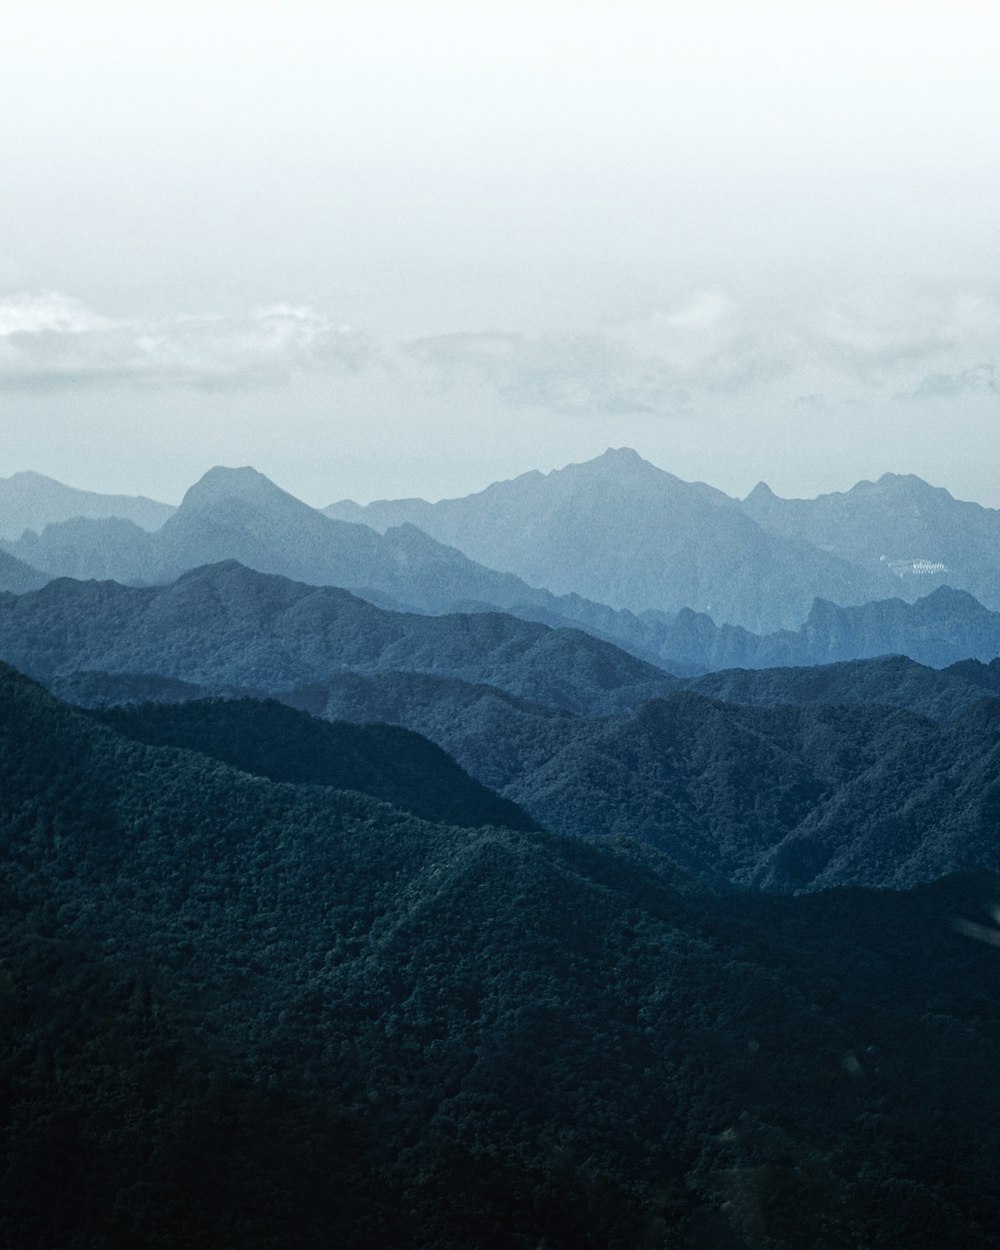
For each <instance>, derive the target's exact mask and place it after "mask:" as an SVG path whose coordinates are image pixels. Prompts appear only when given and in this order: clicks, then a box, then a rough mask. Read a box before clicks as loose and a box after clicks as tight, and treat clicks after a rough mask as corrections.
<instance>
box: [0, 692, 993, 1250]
mask: <svg viewBox="0 0 1000 1250" xmlns="http://www.w3.org/2000/svg"><path fill="white" fill-rule="evenodd" d="M0 700H2V703H0V706H2V707H3V709H4V715H3V717H2V718H0V794H2V796H3V801H2V807H0V846H2V848H3V857H4V864H3V871H2V874H0V882H2V892H3V903H4V906H3V910H2V912H0V925H2V927H3V950H4V966H3V982H2V987H0V1012H2V1014H3V1018H4V1023H5V1028H4V1030H3V1033H2V1046H3V1056H2V1058H3V1069H2V1070H3V1073H4V1077H3V1081H2V1084H0V1098H2V1099H3V1102H4V1117H5V1123H6V1124H7V1126H8V1131H7V1132H6V1133H5V1135H4V1136H3V1139H2V1144H0V1167H2V1180H0V1220H2V1221H3V1225H2V1229H0V1231H2V1233H3V1235H5V1236H6V1239H7V1243H8V1244H10V1245H16V1246H18V1247H23V1248H24V1250H55V1248H56V1247H60V1248H62V1247H66V1246H73V1247H74V1248H76V1247H80V1248H82V1250H97V1248H98V1247H101V1248H102V1250H106V1248H108V1247H111V1248H113V1250H117V1248H118V1247H121V1248H122V1250H124V1248H125V1247H134V1246H137V1245H142V1246H146V1247H152V1248H154V1250H159V1248H160V1247H205V1248H206V1250H208V1248H209V1247H213V1248H214V1247H219V1246H237V1245H238V1246H240V1247H241V1250H243V1248H246V1250H257V1248H258V1247H261V1248H263V1247H268V1248H269V1250H271V1248H277V1247H286V1246H296V1247H299V1246H302V1247H316V1248H317V1250H318V1248H319V1247H326V1246H329V1245H342V1246H346V1247H356V1248H357V1250H367V1247H372V1246H380V1247H384V1248H385V1250H396V1248H397V1247H398V1248H399V1250H494V1248H496V1250H500V1248H501V1247H503V1250H518V1248H521V1250H537V1247H538V1246H539V1245H545V1246H547V1247H550V1248H551V1250H587V1248H588V1247H592V1248H593V1250H607V1248H609V1247H618V1248H619V1250H633V1248H635V1247H643V1246H645V1247H649V1248H660V1247H677V1248H680V1247H689V1246H702V1247H706V1250H707V1248H708V1247H718V1246H732V1247H734V1248H738V1250H750V1248H757V1247H760V1248H761V1250H798V1247H801V1246H805V1245H808V1246H810V1247H817V1248H819V1250H823V1248H829V1250H834V1248H837V1250H839V1248H840V1247H844V1248H846V1247H852V1248H853V1247H857V1246H862V1245H863V1246H865V1247H872V1248H873V1250H890V1248H892V1250H895V1248H896V1247H899V1246H908V1247H918V1248H919V1247H928V1248H930V1247H934V1248H935V1250H940V1248H941V1247H955V1248H956V1250H958V1248H959V1247H961V1248H962V1250H985V1248H986V1247H995V1246H997V1245H1000V1235H998V1233H997V1231H996V1228H995V1218H994V1217H995V1212H996V1209H997V1203H998V1201H1000V1181H998V1177H1000V1167H998V1164H1000V1158H998V1155H1000V1149H998V1146H997V1143H998V1141H1000V1134H998V1129H1000V1124H998V1110H1000V1101H998V1095H1000V1087H998V1080H1000V1078H998V1069H997V1067H996V1065H995V1064H994V1063H993V1057H994V1056H995V1054H996V1048H997V1045H998V1043H1000V999H998V998H997V995H996V993H995V986H996V969H997V963H996V961H997V958H998V955H997V951H996V946H995V944H994V941H993V937H994V934H995V929H994V927H993V925H992V921H991V920H990V918H989V913H988V912H986V911H984V908H985V907H988V905H990V904H994V903H996V901H997V900H998V899H1000V879H997V878H994V877H989V876H982V875H981V876H978V877H965V878H952V879H948V880H945V881H942V882H940V883H938V884H936V885H935V886H932V887H928V888H924V889H921V890H917V891H915V892H913V893H910V894H894V893H891V892H874V893H869V892H864V891H846V892H845V891H837V892H833V893H827V894H823V895H818V896H810V897H804V898H781V897H767V896H742V895H734V894H722V895H713V894H711V893H708V892H707V891H706V890H704V889H703V888H702V887H699V886H697V885H695V884H694V883H693V882H692V881H691V880H690V879H688V878H686V877H685V876H684V875H683V874H682V873H681V872H680V871H679V870H678V869H677V868H676V867H675V866H673V865H672V864H671V863H670V861H668V860H666V859H663V858H662V857H660V856H659V855H658V854H657V853H656V852H654V851H652V850H651V849H648V848H643V847H641V846H639V845H638V844H636V843H634V842H629V841H623V842H616V843H614V844H609V845H607V846H604V847H600V848H599V847H595V846H588V845H587V844H585V843H584V842H581V841H580V840H574V839H563V838H559V837H556V836H553V835H551V834H544V833H537V832H528V831H525V832H515V831H510V830H503V829H498V828H485V829H458V828H455V827H453V826H447V825H441V824H433V823H427V822H423V821H420V820H417V819H416V818H415V817H412V816H408V815H405V814H403V813H401V812H399V811H398V810H396V809H394V808H392V807H389V806H387V805H385V804H382V803H379V802H377V801H375V800H373V799H368V798H365V797H363V796H360V795H357V794H345V793H342V792H340V791H337V790H334V789H331V788H329V787H326V786H316V785H289V784H282V783H275V782H272V781H269V780H266V779H264V778H261V777H258V776H251V775H248V774H247V773H246V772H243V771H238V770H236V769H233V768H232V767H229V766H226V765H224V764H222V763H220V762H218V761H217V760H213V759H210V758H208V757H206V756H203V755H197V754H195V753H193V752H190V751H179V750H177V749H175V748H172V747H171V748H167V747H151V746H147V745H143V744H140V743H137V742H135V741H133V740H131V739H129V738H126V737H123V736H122V735H121V734H120V733H118V732H117V731H115V730H114V729H112V728H111V727H110V726H108V725H102V724H99V723H97V722H95V720H93V719H92V718H91V717H90V716H88V715H85V714H84V713H82V712H77V711H73V710H71V709H69V708H67V707H66V706H65V705H63V704H60V703H59V702H57V701H56V700H54V699H53V698H52V697H51V696H50V695H48V694H46V693H45V692H44V691H43V690H41V688H39V687H38V686H36V685H34V684H33V683H32V682H29V681H27V680H26V679H24V678H22V677H20V676H19V675H17V674H16V673H14V672H13V671H11V670H9V669H7V668H4V669H2V670H0ZM956 920H958V921H959V922H960V923H959V926H958V927H956ZM977 935H978V936H983V937H985V938H986V939H987V940H985V941H976V940H975V936H977Z"/></svg>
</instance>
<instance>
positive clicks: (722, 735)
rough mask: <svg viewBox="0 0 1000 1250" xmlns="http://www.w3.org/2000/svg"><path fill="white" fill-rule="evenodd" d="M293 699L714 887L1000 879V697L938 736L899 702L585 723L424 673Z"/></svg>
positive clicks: (339, 681) (677, 704)
mask: <svg viewBox="0 0 1000 1250" xmlns="http://www.w3.org/2000/svg"><path fill="white" fill-rule="evenodd" d="M774 676H775V678H778V677H779V676H780V674H775V675H774ZM890 680H891V679H890ZM962 680H963V679H958V682H957V689H956V691H955V693H956V694H957V690H958V689H961V685H960V684H958V683H961V682H962ZM694 685H695V686H697V683H694ZM897 687H899V688H903V689H905V687H906V683H905V682H897ZM909 688H910V691H911V692H912V690H913V689H914V684H910V686H909ZM966 693H968V692H966ZM979 694H980V696H982V695H983V690H982V689H981V688H980V690H979ZM937 695H938V697H939V698H940V697H941V689H940V688H939V689H938V691H937ZM287 698H288V700H289V701H290V702H291V703H293V704H294V705H295V706H299V707H303V708H306V709H308V710H310V711H312V712H313V713H314V714H317V715H323V716H328V717H337V718H344V719H350V720H356V721H361V722H364V721H368V720H373V721H390V722H395V723H399V724H403V725H407V726H409V727H410V728H413V729H415V730H417V731H419V732H420V733H422V734H425V735H426V736H427V737H429V738H431V739H432V740H433V741H435V742H437V743H439V745H441V746H443V747H444V748H445V749H446V750H447V751H448V752H450V753H451V754H452V755H454V756H455V758H456V759H457V760H458V761H459V762H460V763H461V764H462V765H463V766H464V767H465V768H467V769H468V771H469V772H470V773H471V774H472V775H473V776H475V777H477V778H478V779H479V780H480V781H482V782H484V783H485V784H486V785H488V786H490V787H491V788H493V789H496V790H498V791H499V792H500V793H501V794H504V795H505V796H506V797H508V798H510V799H512V800H514V801H515V802H517V803H518V804H519V805H521V806H522V807H524V808H525V810H527V811H528V812H529V813H530V814H531V815H532V816H534V817H535V819H536V820H538V821H539V823H540V824H542V825H544V826H545V827H546V828H548V829H551V830H554V831H556V832H559V833H564V834H567V835H570V836H583V837H586V838H591V839H593V838H596V839H605V838H609V837H615V836H629V837H634V838H638V839H640V840H641V841H643V842H645V843H649V844H651V845H653V846H655V847H657V848H658V849H659V850H661V851H663V852H664V853H665V854H667V855H669V856H670V857H671V858H672V859H674V860H676V862H677V863H679V864H681V865H682V866H683V867H684V868H685V869H686V870H687V871H689V872H691V873H693V874H694V875H695V876H697V877H699V878H701V879H703V880H705V881H708V882H712V883H715V884H723V883H730V884H737V885H743V886H762V887H764V888H766V889H771V890H791V891H797V890H815V889H823V888H829V887H833V886H846V885H869V886H878V887H893V888H905V887H908V886H912V885H914V884H916V883H918V882H922V881H933V880H935V879H937V878H938V877H940V876H943V875H945V874H946V873H949V872H954V871H957V870H960V869H971V868H979V867H989V868H991V869H994V870H997V869H1000V845H998V842H997V838H996V828H997V818H998V817H997V810H996V805H997V798H996V794H997V782H996V777H997V776H1000V732H998V729H997V716H998V709H1000V700H998V699H990V698H985V699H983V698H982V697H980V699H978V700H977V701H976V702H974V703H973V704H972V705H971V706H969V707H968V708H967V709H966V710H964V711H962V712H961V713H960V714H959V715H958V716H956V717H955V718H954V719H952V720H950V721H948V722H946V723H944V724H938V723H935V722H933V721H931V720H930V719H928V718H926V717H924V716H920V715H917V714H915V713H913V712H910V711H907V710H904V709H903V708H901V707H892V706H888V705H887V704H879V703H866V704H861V705H854V706H851V705H843V704H840V705H838V704H833V703H817V702H813V701H803V703H802V705H800V706H797V707H796V706H789V705H781V704H778V705H773V706H748V705H745V704H744V705H741V704H733V703H721V702H718V701H716V700H714V699H708V698H705V697H704V696H703V695H700V694H697V693H695V691H694V690H691V689H689V690H686V691H680V692H677V693H674V694H671V695H670V696H668V697H667V698H665V699H655V700H651V701H650V702H648V703H645V704H643V705H642V706H641V707H639V708H637V709H635V710H634V711H630V712H623V713H620V714H617V715H613V716H598V717H595V716H572V715H569V714H567V713H565V712H561V711H559V710H557V709H553V708H546V707H541V706H537V705H534V706H533V705H530V704H528V703H526V702H525V701H524V700H516V699H512V698H510V697H509V696H504V695H502V694H501V693H500V692H497V691H493V690H489V689H487V688H484V687H473V686H469V685H466V684H465V683H461V682H457V681H455V680H450V681H444V680H441V679H437V678H431V677H427V676H418V675H411V674H383V675H381V676H378V677H360V676H338V677H332V678H330V679H328V680H327V681H326V682H323V683H318V684H315V685H312V686H309V687H306V688H304V689H302V690H299V691H296V692H294V693H292V694H291V695H289V696H287Z"/></svg>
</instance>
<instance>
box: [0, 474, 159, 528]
mask: <svg viewBox="0 0 1000 1250" xmlns="http://www.w3.org/2000/svg"><path fill="white" fill-rule="evenodd" d="M173 511H174V509H173V507H172V506H171V505H170V504H166V503H158V502H157V501H156V500H155V499H147V498H146V497H145V496H144V495H135V496H133V495H100V494H97V493H95V492H94V491H89V490H77V488H76V487H74V486H66V485H64V484H63V483H62V482H57V481H55V479H54V478H51V477H44V476H43V475H42V474H41V473H31V472H22V473H15V474H13V475H12V476H11V477H6V478H0V538H9V539H16V538H20V537H21V535H22V534H23V533H24V531H25V530H35V531H38V532H41V531H42V530H43V529H44V528H45V527H46V526H47V525H54V524H56V523H57V522H59V521H68V520H71V519H72V518H74V517H92V518H96V517H120V518H122V519H123V520H126V521H131V522H134V523H135V524H136V525H138V526H141V527H142V529H146V530H154V529H158V528H159V526H161V525H162V524H163V522H164V521H165V520H166V519H167V517H169V516H170V515H171V513H172V512H173Z"/></svg>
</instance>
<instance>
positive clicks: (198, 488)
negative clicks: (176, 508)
mask: <svg viewBox="0 0 1000 1250" xmlns="http://www.w3.org/2000/svg"><path fill="white" fill-rule="evenodd" d="M233 498H236V499H248V500H249V499H272V500H273V499H278V498H286V499H291V498H292V496H291V495H289V494H288V493H287V492H286V491H283V490H282V489H281V487H280V486H276V485H275V483H274V482H272V481H271V479H270V478H269V477H265V476H264V474H263V473H259V472H258V471H257V470H256V469H254V468H253V467H252V466H250V465H244V466H243V467H242V468H238V469H232V468H228V467H227V466H225V465H216V466H215V467H214V468H212V469H209V470H208V472H207V473H206V474H204V475H203V476H202V477H201V478H199V479H198V481H197V482H195V484H194V485H193V486H192V487H190V488H189V489H188V491H187V493H186V494H185V496H184V499H183V500H182V502H181V508H182V509H184V510H185V511H188V510H190V509H191V508H192V507H198V508H201V507H206V506H210V505H212V504H214V503H217V502H218V501H219V500H221V499H233ZM303 506H305V505H303Z"/></svg>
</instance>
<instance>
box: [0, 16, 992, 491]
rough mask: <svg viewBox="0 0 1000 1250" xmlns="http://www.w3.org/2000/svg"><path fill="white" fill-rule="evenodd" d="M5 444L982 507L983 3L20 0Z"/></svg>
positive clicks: (439, 484)
mask: <svg viewBox="0 0 1000 1250" xmlns="http://www.w3.org/2000/svg"><path fill="white" fill-rule="evenodd" d="M3 25H4V30H3V38H2V43H0V84H2V85H0V92H2V98H3V107H2V109H0V154H2V162H3V163H2V168H3V181H4V189H3V194H2V195H0V475H2V476H5V475H6V474H8V473H10V472H13V471H14V470H16V469H20V468H29V467H30V468H35V469H38V470H40V471H42V472H46V473H50V474H52V475H53V476H55V477H59V478H61V479H63V480H67V481H70V482H72V483H74V484H78V485H82V486H87V487H90V488H93V489H103V490H116V491H119V490H120V491H137V492H138V491H141V492H143V493H146V494H152V495H157V496H160V497H162V498H166V499H171V500H174V499H177V498H178V497H179V495H180V494H181V492H182V491H183V489H184V488H185V487H186V486H187V485H188V484H190V482H191V481H192V480H194V479H195V478H196V477H197V476H199V475H200V474H201V473H202V472H203V471H204V470H205V469H206V468H208V467H209V466H210V465H212V464H215V463H227V464H244V463H252V464H254V465H256V466H257V467H258V468H260V469H261V470H262V471H264V472H266V473H268V474H269V475H270V476H272V477H274V478H275V479H276V480H278V481H279V482H280V483H281V484H282V485H284V486H286V487H287V488H288V489H290V490H293V491H294V492H295V493H296V494H299V495H301V496H303V497H304V498H306V499H308V500H310V502H313V503H317V504H323V503H327V502H329V501H331V500H333V499H337V498H341V497H344V496H352V497H354V498H357V499H361V500H365V499H369V498H372V497H376V496H394V495H399V494H423V495H426V496H428V497H432V498H433V497H439V496H441V495H444V494H459V493H465V492H466V491H468V490H471V489H476V488H478V487H480V486H483V485H485V484H487V483H488V482H489V481H491V480H493V479H495V478H498V477H506V476H510V475H512V474H514V473H517V472H521V471H523V470H526V469H529V468H543V469H548V468H552V467H555V466H557V465H561V464H565V463H567V462H569V461H574V460H581V459H585V458H587V457H589V456H592V455H595V454H598V453H599V452H601V451H603V450H604V448H605V447H607V446H609V445H611V446H619V445H623V444H627V445H632V446H634V447H636V448H637V449H638V450H639V451H640V452H641V453H642V454H643V455H645V456H647V457H648V458H649V459H651V460H653V461H654V462H656V463H658V464H660V465H662V466H663V467H664V468H667V469H670V470H671V471H673V472H675V473H678V474H680V475H681V476H683V477H686V478H703V479H706V480H709V481H711V482H712V483H713V484H715V485H718V486H720V487H722V488H723V489H726V490H729V491H731V492H733V493H739V494H744V493H746V492H747V491H748V490H749V489H750V488H751V487H752V486H753V485H754V483H755V482H756V481H757V480H758V479H760V478H766V479H767V480H768V481H769V482H770V484H771V485H772V487H773V488H774V489H775V490H777V491H778V492H779V493H783V494H815V493H816V492H818V491H820V490H830V489H844V488H846V487H848V486H850V485H851V484H853V482H854V481H856V480H857V479H859V478H862V477H875V476H878V475H879V474H881V473H882V472H885V471H886V470H894V471H898V472H915V473H919V474H920V475H921V476H923V477H926V478H928V479H929V480H931V481H934V482H935V483H938V484H941V485H945V486H948V487H949V488H950V489H951V490H952V491H953V492H954V493H956V494H958V495H960V496H964V497H967V498H976V499H980V500H981V501H983V502H986V503H990V504H993V505H1000V476H998V474H997V471H996V469H997V465H998V463H1000V373H998V372H997V371H996V368H997V366H998V364H1000V360H998V355H1000V351H998V348H1000V212H998V204H1000V74H998V73H997V69H996V51H997V48H998V47H1000V5H998V4H996V3H995V2H994V0H982V2H981V3H971V2H966V3H963V2H962V0H949V2H948V3H943V2H942V3H919V0H907V2H906V3H902V2H901V3H889V2H887V0H866V2H865V3H858V4H854V3H851V2H850V0H838V2H837V3H830V4H827V3H816V2H814V0H798V2H797V3H782V2H779V0H775V2H773V3H765V2H764V0H744V2H743V3H738V4H731V3H713V0H701V3H698V4H687V3H670V2H669V0H659V2H658V3H649V4H646V3H636V2H634V0H633V2H630V0H617V2H616V3H611V2H610V0H605V2H601V3H588V2H587V0H571V2H567V3H556V2H554V0H531V2H530V3H528V2H523V3H519V2H518V0H506V2H505V3H503V4H495V3H492V2H491V0H475V2H472V0H464V2H463V3H444V2H440V3H434V2H432V0H405V2H404V0H396V2H394V3H393V2H384V3H379V2H378V0H350V2H339V0H326V3H315V4H311V3H302V2H301V0H299V2H296V0H291V2H286V3H282V4H278V3H276V2H271V3H250V2H249V0H236V2H232V3H227V2H225V0H223V2H216V3H211V0H201V2H200V3H198V4H190V3H185V2H184V0H173V2H172V3H169V4H168V3H161V2H160V0H143V2H142V3H137V0H129V3H126V4H100V3H90V2H88V0H74V2H73V3H69V2H68V0H65V2H63V3H46V2H45V0H33V2H32V3H31V4H28V3H25V4H22V5H11V6H9V8H8V10H7V12H6V13H5V15H4V24H3Z"/></svg>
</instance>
